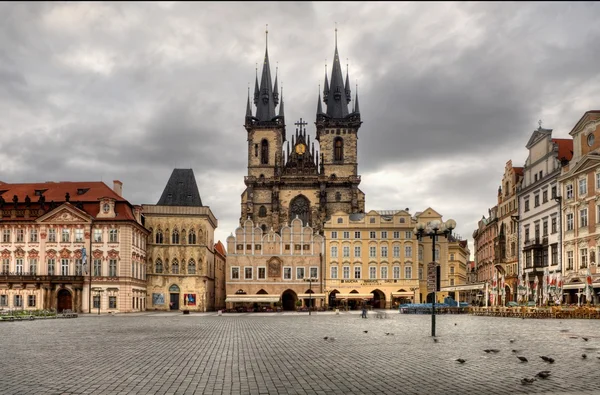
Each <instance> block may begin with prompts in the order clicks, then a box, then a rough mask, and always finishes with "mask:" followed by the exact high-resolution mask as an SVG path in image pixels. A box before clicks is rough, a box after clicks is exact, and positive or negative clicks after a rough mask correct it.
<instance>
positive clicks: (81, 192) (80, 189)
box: [36, 188, 90, 195]
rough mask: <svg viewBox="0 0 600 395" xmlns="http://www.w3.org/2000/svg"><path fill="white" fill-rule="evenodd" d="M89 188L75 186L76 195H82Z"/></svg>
mask: <svg viewBox="0 0 600 395" xmlns="http://www.w3.org/2000/svg"><path fill="white" fill-rule="evenodd" d="M89 190H90V188H77V194H78V195H83V194H84V193H86V192H87V191H89ZM36 192H37V191H36Z"/></svg>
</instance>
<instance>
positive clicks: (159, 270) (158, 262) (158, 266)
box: [154, 259, 163, 273]
mask: <svg viewBox="0 0 600 395" xmlns="http://www.w3.org/2000/svg"><path fill="white" fill-rule="evenodd" d="M154 272H155V273H162V272H163V263H162V261H161V260H160V259H157V260H156V266H155V267H154Z"/></svg>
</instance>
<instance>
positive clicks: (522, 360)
mask: <svg viewBox="0 0 600 395" xmlns="http://www.w3.org/2000/svg"><path fill="white" fill-rule="evenodd" d="M517 358H519V359H520V360H521V362H528V361H527V358H525V357H517Z"/></svg>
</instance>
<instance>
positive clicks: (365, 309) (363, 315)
mask: <svg viewBox="0 0 600 395" xmlns="http://www.w3.org/2000/svg"><path fill="white" fill-rule="evenodd" d="M360 317H361V318H367V306H366V305H365V304H364V303H363V306H362V315H361V316H360Z"/></svg>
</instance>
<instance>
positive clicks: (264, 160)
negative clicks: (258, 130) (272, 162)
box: [260, 139, 269, 165]
mask: <svg viewBox="0 0 600 395" xmlns="http://www.w3.org/2000/svg"><path fill="white" fill-rule="evenodd" d="M260 164H261V165H268V164H269V142H268V141H267V140H264V139H263V141H261V142H260Z"/></svg>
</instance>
